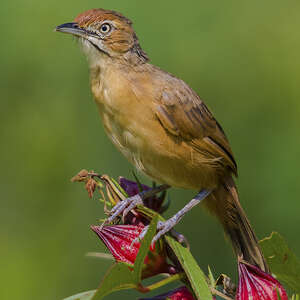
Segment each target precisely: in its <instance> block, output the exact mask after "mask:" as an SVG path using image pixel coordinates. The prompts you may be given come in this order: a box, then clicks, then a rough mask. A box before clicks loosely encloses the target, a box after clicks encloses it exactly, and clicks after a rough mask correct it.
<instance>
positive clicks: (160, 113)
mask: <svg viewBox="0 0 300 300" xmlns="http://www.w3.org/2000/svg"><path fill="white" fill-rule="evenodd" d="M179 81H180V82H179V83H178V82H177V84H176V85H175V84H174V88H173V89H172V88H170V86H168V87H165V88H164V89H163V90H162V91H161V93H160V99H159V100H158V101H157V103H156V111H155V114H156V117H157V118H158V119H159V121H160V123H161V125H162V126H163V127H164V129H165V130H166V131H168V133H169V134H171V135H174V136H177V137H181V138H182V139H183V140H184V141H185V142H186V143H188V144H189V145H190V146H191V147H192V148H193V149H195V150H196V151H198V152H200V153H202V154H205V155H206V156H208V157H209V158H211V159H213V160H217V161H219V163H221V164H222V165H224V166H225V167H229V168H230V169H231V170H232V172H233V173H234V174H235V175H236V174H237V166H236V162H235V160H234V158H233V153H232V151H231V148H230V146H229V142H228V140H227V138H226V136H225V133H224V131H223V129H222V127H221V126H220V125H219V123H218V122H217V121H216V119H215V118H214V117H213V115H212V113H211V112H210V111H209V109H208V108H207V106H206V105H205V104H204V102H203V101H202V100H201V99H200V98H199V96H198V95H197V94H196V93H195V92H194V91H193V90H192V89H191V88H190V87H189V86H188V85H187V84H185V83H184V82H183V81H182V80H179ZM175 83H176V82H175Z"/></svg>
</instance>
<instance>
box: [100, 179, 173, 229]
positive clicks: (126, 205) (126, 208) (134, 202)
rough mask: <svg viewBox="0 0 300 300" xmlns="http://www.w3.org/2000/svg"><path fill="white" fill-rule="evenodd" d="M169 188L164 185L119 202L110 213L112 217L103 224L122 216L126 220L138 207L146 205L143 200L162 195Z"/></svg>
mask: <svg viewBox="0 0 300 300" xmlns="http://www.w3.org/2000/svg"><path fill="white" fill-rule="evenodd" d="M168 188H169V186H168V185H166V184H163V185H160V186H157V187H154V188H152V189H150V190H147V191H143V192H141V193H139V194H136V195H134V196H132V197H129V198H126V199H124V200H122V201H120V202H118V203H117V204H116V205H115V206H114V207H113V208H112V210H111V211H110V214H111V215H110V217H108V218H107V220H106V221H105V222H104V223H103V225H104V224H107V223H111V222H112V221H114V220H115V219H116V217H117V216H118V215H120V214H122V216H123V218H124V217H125V216H126V215H127V214H128V213H129V212H130V211H131V210H132V209H134V208H135V207H137V206H138V205H143V204H144V203H143V200H145V199H146V198H149V197H151V196H153V195H155V194H157V193H160V192H162V191H164V190H166V189H168Z"/></svg>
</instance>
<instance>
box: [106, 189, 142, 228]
mask: <svg viewBox="0 0 300 300" xmlns="http://www.w3.org/2000/svg"><path fill="white" fill-rule="evenodd" d="M142 204H143V199H142V197H141V196H140V194H136V195H134V196H132V197H129V198H126V199H124V200H123V201H120V202H118V203H117V204H116V205H115V206H114V207H113V208H112V210H111V211H110V214H111V216H110V217H108V218H107V220H106V222H105V223H111V222H112V221H114V220H115V219H116V217H117V216H118V215H120V214H122V215H123V218H124V217H125V216H126V215H127V214H128V213H129V212H130V211H131V210H132V209H134V208H135V207H137V206H138V205H142Z"/></svg>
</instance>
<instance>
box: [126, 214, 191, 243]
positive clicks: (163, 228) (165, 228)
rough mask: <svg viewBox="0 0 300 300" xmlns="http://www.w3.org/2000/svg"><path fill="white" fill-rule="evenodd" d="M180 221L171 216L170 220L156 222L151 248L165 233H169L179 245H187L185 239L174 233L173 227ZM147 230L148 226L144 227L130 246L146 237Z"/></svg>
mask: <svg viewBox="0 0 300 300" xmlns="http://www.w3.org/2000/svg"><path fill="white" fill-rule="evenodd" d="M179 221H180V218H177V217H176V215H175V216H173V217H172V218H170V219H169V220H167V221H165V222H162V221H158V223H157V227H156V228H157V230H158V232H157V233H156V235H155V236H154V237H153V239H152V242H151V245H152V246H153V245H154V244H155V243H156V242H157V241H158V240H159V239H160V238H161V237H162V236H163V235H164V234H166V233H167V232H169V231H171V232H170V233H171V235H172V236H173V237H174V238H175V239H176V240H177V241H178V242H179V243H186V244H188V243H187V240H186V239H185V237H184V236H183V235H182V234H180V233H178V232H176V231H174V230H173V227H174V226H175V225H176V224H177V223H178V222H179ZM148 229H149V225H147V226H145V227H144V229H143V230H142V232H141V233H140V235H139V236H138V237H137V238H135V239H134V240H133V241H132V243H131V245H133V244H135V243H139V242H140V241H141V240H142V239H143V238H144V237H145V235H146V233H147V231H148Z"/></svg>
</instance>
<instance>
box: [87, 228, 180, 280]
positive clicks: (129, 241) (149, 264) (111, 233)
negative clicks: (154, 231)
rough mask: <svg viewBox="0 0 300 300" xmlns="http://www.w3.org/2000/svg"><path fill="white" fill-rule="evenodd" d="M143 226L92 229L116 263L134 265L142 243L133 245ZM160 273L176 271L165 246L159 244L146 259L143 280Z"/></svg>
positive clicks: (152, 248) (151, 248) (151, 249)
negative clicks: (168, 257) (168, 261)
mask: <svg viewBox="0 0 300 300" xmlns="http://www.w3.org/2000/svg"><path fill="white" fill-rule="evenodd" d="M143 228H144V226H143V225H139V226H136V225H111V226H104V227H103V228H101V226H91V229H92V230H93V231H94V232H95V233H96V234H97V235H98V236H99V237H100V239H101V240H102V242H103V243H104V244H105V245H106V247H107V248H108V250H109V251H110V253H111V254H112V255H113V257H114V258H115V259H116V261H120V262H125V263H128V264H130V265H133V264H134V262H135V259H136V256H137V254H138V251H139V248H140V246H141V243H140V242H135V243H133V240H134V239H136V238H138V237H139V235H140V233H141V231H142V230H143ZM159 273H169V274H174V273H176V270H175V268H174V267H173V266H171V265H169V264H168V263H167V256H166V252H165V249H164V248H163V246H162V245H161V244H160V243H159V242H157V243H156V245H154V246H151V247H150V252H149V254H148V256H147V257H146V259H145V266H144V269H143V274H142V277H143V278H147V277H150V276H154V275H157V274H159Z"/></svg>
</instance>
